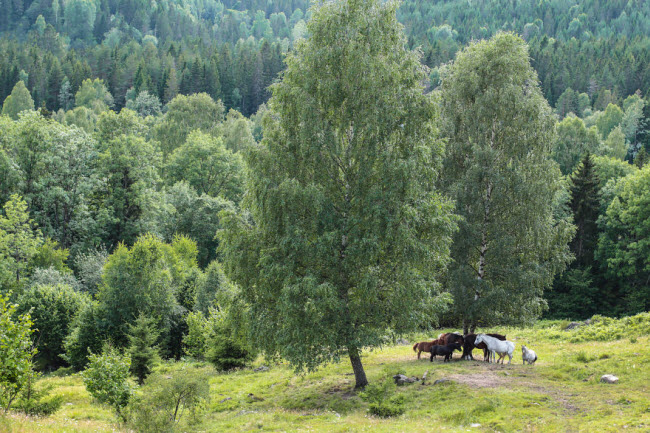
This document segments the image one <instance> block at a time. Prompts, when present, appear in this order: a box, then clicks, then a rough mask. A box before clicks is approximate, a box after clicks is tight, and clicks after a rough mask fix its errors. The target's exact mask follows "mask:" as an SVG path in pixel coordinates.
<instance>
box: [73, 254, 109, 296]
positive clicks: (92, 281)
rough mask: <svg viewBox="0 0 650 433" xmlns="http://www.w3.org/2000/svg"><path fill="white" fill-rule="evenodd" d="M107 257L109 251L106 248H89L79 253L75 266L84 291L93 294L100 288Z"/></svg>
mask: <svg viewBox="0 0 650 433" xmlns="http://www.w3.org/2000/svg"><path fill="white" fill-rule="evenodd" d="M107 259H108V252H107V251H106V250H105V249H95V250H89V251H86V252H84V253H80V254H78V255H77V256H76V257H75V259H74V267H75V269H76V271H77V275H78V276H79V280H80V282H81V284H82V285H83V289H84V291H86V292H88V293H89V294H91V295H93V296H94V295H96V294H97V292H98V290H99V286H100V284H101V282H102V275H103V274H104V265H105V264H106V260H107Z"/></svg>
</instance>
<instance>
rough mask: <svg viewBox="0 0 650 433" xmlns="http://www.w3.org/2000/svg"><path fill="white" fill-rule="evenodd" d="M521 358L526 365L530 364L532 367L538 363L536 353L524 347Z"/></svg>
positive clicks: (522, 347)
mask: <svg viewBox="0 0 650 433" xmlns="http://www.w3.org/2000/svg"><path fill="white" fill-rule="evenodd" d="M521 357H522V359H523V360H524V364H526V363H528V364H529V365H530V364H534V363H535V361H537V354H536V353H535V351H534V350H531V349H529V348H527V347H526V346H523V345H522V346H521Z"/></svg>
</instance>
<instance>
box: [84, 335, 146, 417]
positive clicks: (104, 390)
mask: <svg viewBox="0 0 650 433" xmlns="http://www.w3.org/2000/svg"><path fill="white" fill-rule="evenodd" d="M88 359H89V363H88V367H86V370H84V371H83V373H82V376H83V381H84V385H85V386H86V390H87V391H88V393H89V394H90V395H91V396H93V398H94V399H95V400H97V401H98V402H99V403H102V404H106V405H108V406H110V407H112V408H113V409H114V410H115V413H116V414H117V415H118V416H119V417H120V418H121V419H122V420H124V421H126V413H125V412H124V409H125V408H126V406H127V405H128V404H129V401H130V400H131V397H133V394H134V392H135V387H134V385H133V383H131V380H130V378H129V368H130V366H131V359H130V358H129V357H128V356H127V355H121V354H120V353H119V352H118V351H117V349H115V348H114V347H112V346H105V347H104V350H103V351H102V353H101V354H91V355H90V356H89V357H88Z"/></svg>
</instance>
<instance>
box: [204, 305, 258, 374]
mask: <svg viewBox="0 0 650 433" xmlns="http://www.w3.org/2000/svg"><path fill="white" fill-rule="evenodd" d="M245 314H246V311H245V308H244V306H243V305H241V304H233V305H231V307H230V308H229V309H227V310H221V311H218V310H211V311H210V316H209V317H208V323H207V325H206V326H207V327H208V334H207V339H206V350H205V358H206V359H207V360H208V361H210V362H211V363H212V364H213V365H214V366H215V368H216V369H217V370H220V371H228V370H232V369H235V368H241V367H244V366H245V365H246V364H247V363H249V362H251V361H252V360H253V358H254V353H255V352H254V351H253V350H251V347H250V341H248V339H247V338H248V332H247V331H248V329H250V325H249V324H247V323H245V322H244V323H242V317H243V316H244V315H245Z"/></svg>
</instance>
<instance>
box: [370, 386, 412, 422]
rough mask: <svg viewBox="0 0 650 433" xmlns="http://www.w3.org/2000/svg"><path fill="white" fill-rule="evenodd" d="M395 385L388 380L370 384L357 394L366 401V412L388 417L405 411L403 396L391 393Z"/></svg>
mask: <svg viewBox="0 0 650 433" xmlns="http://www.w3.org/2000/svg"><path fill="white" fill-rule="evenodd" d="M394 388H395V386H394V385H393V384H392V383H391V382H390V381H389V380H388V379H386V380H384V381H383V382H381V383H376V384H370V385H368V386H366V389H365V390H364V391H363V392H362V393H361V394H359V395H360V397H361V399H362V400H363V401H365V402H367V403H368V412H370V413H371V414H372V415H376V416H380V417H382V418H388V417H392V416H399V415H402V414H403V413H404V411H405V408H404V396H403V395H392V394H393V393H394Z"/></svg>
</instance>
